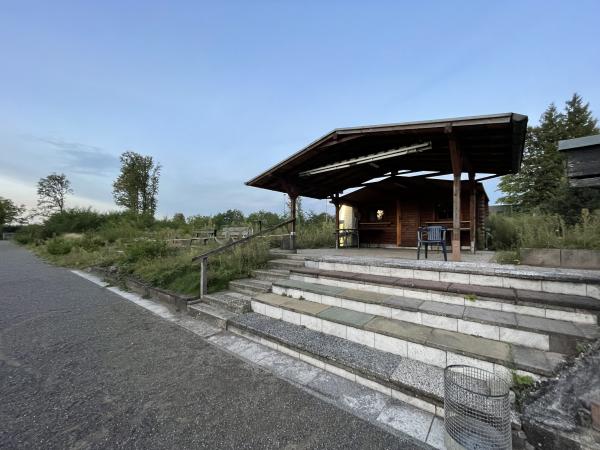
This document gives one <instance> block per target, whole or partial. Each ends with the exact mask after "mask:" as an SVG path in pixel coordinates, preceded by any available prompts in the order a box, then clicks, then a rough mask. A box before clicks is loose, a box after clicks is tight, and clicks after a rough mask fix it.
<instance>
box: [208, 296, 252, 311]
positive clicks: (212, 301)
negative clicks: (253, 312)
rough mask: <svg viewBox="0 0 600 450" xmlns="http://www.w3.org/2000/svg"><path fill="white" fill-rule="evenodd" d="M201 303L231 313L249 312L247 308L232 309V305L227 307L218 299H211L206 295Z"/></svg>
mask: <svg viewBox="0 0 600 450" xmlns="http://www.w3.org/2000/svg"><path fill="white" fill-rule="evenodd" d="M202 302H203V303H206V304H208V305H213V306H215V307H217V308H224V309H226V310H228V311H231V312H233V313H237V314H243V313H245V312H249V311H250V308H249V307H241V306H240V307H234V306H232V305H229V304H228V303H226V302H223V301H220V300H218V299H215V298H212V297H211V296H209V295H207V296H205V297H204V298H203V299H202Z"/></svg>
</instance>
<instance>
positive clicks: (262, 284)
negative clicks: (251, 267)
mask: <svg viewBox="0 0 600 450" xmlns="http://www.w3.org/2000/svg"><path fill="white" fill-rule="evenodd" d="M229 289H230V290H232V291H234V292H238V293H240V294H244V295H253V294H256V293H260V292H269V291H270V290H271V282H270V281H265V280H256V279H254V278H243V279H241V280H233V281H230V282H229Z"/></svg>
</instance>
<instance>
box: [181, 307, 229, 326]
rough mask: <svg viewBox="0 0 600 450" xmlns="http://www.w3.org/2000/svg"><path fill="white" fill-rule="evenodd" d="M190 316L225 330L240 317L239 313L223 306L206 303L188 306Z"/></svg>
mask: <svg viewBox="0 0 600 450" xmlns="http://www.w3.org/2000/svg"><path fill="white" fill-rule="evenodd" d="M188 314H189V315H191V316H192V317H197V318H199V319H202V320H204V321H206V322H208V323H210V324H212V325H215V326H217V327H219V328H223V329H226V328H227V323H228V322H229V321H230V320H232V319H234V318H235V317H237V316H238V314H237V313H234V312H232V311H229V310H228V309H225V308H223V307H221V306H217V305H214V304H209V303H204V302H199V303H194V304H192V305H188Z"/></svg>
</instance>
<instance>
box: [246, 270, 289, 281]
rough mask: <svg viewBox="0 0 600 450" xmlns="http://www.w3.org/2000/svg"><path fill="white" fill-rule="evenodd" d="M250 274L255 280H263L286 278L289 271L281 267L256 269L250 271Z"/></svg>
mask: <svg viewBox="0 0 600 450" xmlns="http://www.w3.org/2000/svg"><path fill="white" fill-rule="evenodd" d="M252 276H253V277H254V278H256V279H257V280H265V281H276V280H287V279H288V278H289V277H290V271H289V270H283V269H257V270H253V271H252Z"/></svg>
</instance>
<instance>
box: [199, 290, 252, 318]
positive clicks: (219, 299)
mask: <svg viewBox="0 0 600 450" xmlns="http://www.w3.org/2000/svg"><path fill="white" fill-rule="evenodd" d="M250 299H251V297H249V296H247V295H243V294H240V293H238V292H232V291H222V292H215V293H213V294H207V295H205V296H204V297H203V298H202V302H204V303H208V304H210V305H214V306H218V307H221V308H224V309H226V310H228V311H231V312H234V313H238V314H242V313H246V312H250V311H252V307H251V305H250Z"/></svg>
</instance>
